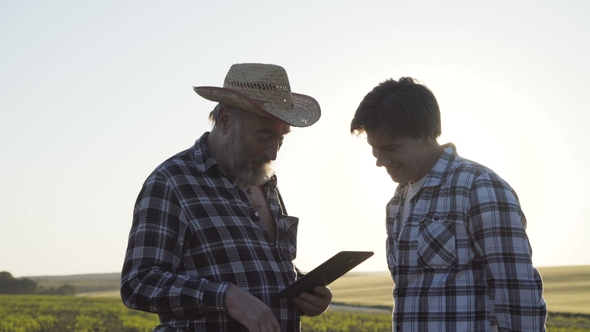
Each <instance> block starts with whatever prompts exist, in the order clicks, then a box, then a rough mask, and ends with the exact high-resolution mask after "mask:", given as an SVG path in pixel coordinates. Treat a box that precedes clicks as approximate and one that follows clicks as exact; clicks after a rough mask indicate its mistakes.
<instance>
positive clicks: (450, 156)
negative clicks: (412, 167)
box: [424, 143, 457, 187]
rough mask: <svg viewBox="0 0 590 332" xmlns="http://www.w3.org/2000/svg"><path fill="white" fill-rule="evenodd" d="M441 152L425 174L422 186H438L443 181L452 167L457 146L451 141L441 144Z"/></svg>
mask: <svg viewBox="0 0 590 332" xmlns="http://www.w3.org/2000/svg"><path fill="white" fill-rule="evenodd" d="M442 147H443V148H444V151H443V153H442V154H441V155H440V157H439V158H438V160H437V161H436V164H434V167H432V169H431V170H430V172H428V174H427V175H426V177H427V178H426V182H425V183H424V187H434V186H439V185H441V184H442V183H443V181H444V178H445V177H446V176H447V174H448V173H449V172H450V171H451V170H452V168H453V167H454V166H453V164H454V161H455V159H456V158H457V148H456V147H455V145H454V144H453V143H447V144H443V145H442Z"/></svg>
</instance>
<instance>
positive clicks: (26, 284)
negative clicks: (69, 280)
mask: <svg viewBox="0 0 590 332" xmlns="http://www.w3.org/2000/svg"><path fill="white" fill-rule="evenodd" d="M0 294H41V295H76V286H73V285H68V284H64V285H61V286H59V287H57V288H55V287H43V286H39V284H38V283H37V282H35V281H33V280H31V279H29V278H14V277H13V276H12V274H10V273H9V272H6V271H2V272H0Z"/></svg>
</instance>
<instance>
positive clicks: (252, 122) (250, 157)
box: [223, 111, 291, 185]
mask: <svg viewBox="0 0 590 332" xmlns="http://www.w3.org/2000/svg"><path fill="white" fill-rule="evenodd" d="M241 114H242V115H241V118H240V119H239V120H238V121H235V120H234V121H232V126H231V129H230V132H229V134H228V138H227V140H225V142H224V144H223V150H224V153H225V158H226V160H227V163H228V167H229V172H230V173H231V174H232V175H233V176H235V177H236V178H237V179H238V180H240V181H242V182H244V183H245V184H246V185H261V184H263V183H265V182H266V181H268V180H269V179H270V178H271V177H272V176H273V174H274V171H273V170H272V161H273V160H275V159H276V158H277V154H278V152H279V149H280V148H281V145H282V144H283V139H284V137H285V135H287V134H288V133H289V132H290V130H291V127H290V126H289V125H287V124H285V123H282V122H280V121H276V120H272V119H269V118H265V117H263V116H259V115H257V114H254V113H250V112H245V111H242V112H241Z"/></svg>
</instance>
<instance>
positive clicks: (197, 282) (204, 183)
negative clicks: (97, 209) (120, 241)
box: [121, 64, 332, 331]
mask: <svg viewBox="0 0 590 332" xmlns="http://www.w3.org/2000/svg"><path fill="white" fill-rule="evenodd" d="M194 90H195V91H196V92H197V93H198V94H199V95H200V96H202V97H204V98H206V99H209V100H212V101H216V102H218V103H219V104H218V105H217V106H216V107H215V109H214V110H213V111H212V112H211V114H210V120H211V121H212V122H213V128H212V130H211V132H210V133H209V132H206V133H204V134H203V135H202V136H201V138H199V139H198V140H197V141H196V143H195V145H194V146H193V147H191V148H190V149H188V150H185V151H183V152H180V153H178V154H177V155H175V156H173V157H171V158H170V159H168V160H166V161H165V162H164V163H162V164H161V165H160V166H158V167H157V168H156V169H155V170H154V171H153V173H152V174H151V175H150V176H149V177H148V179H147V180H146V182H145V183H144V185H143V188H142V190H141V192H140V193H139V197H138V198H137V201H136V205H135V210H134V215H133V224H132V227H131V232H130V235H129V244H128V248H127V253H126V257H125V263H124V266H123V273H122V279H121V296H122V299H123V302H124V303H125V305H127V306H128V307H129V308H132V309H138V310H144V311H149V312H155V313H157V314H158V315H159V316H160V322H161V324H160V325H159V326H158V327H156V328H155V329H154V330H153V331H246V330H247V331H299V329H300V314H301V313H303V314H305V315H308V316H315V315H319V314H321V313H322V312H324V311H325V310H326V308H327V307H328V305H329V304H330V301H331V299H332V294H331V292H330V290H329V289H328V288H326V287H316V288H315V293H316V294H314V295H312V294H307V293H304V294H301V295H299V296H298V297H297V298H295V299H283V298H279V297H278V293H279V292H280V291H281V290H282V289H284V288H285V287H287V286H289V285H290V284H292V283H293V282H294V281H295V280H296V279H297V277H298V270H297V269H296V268H295V267H294V265H293V262H292V261H293V260H294V259H295V255H296V236H297V224H298V221H299V220H298V218H296V217H293V216H289V215H288V214H287V210H286V209H285V206H284V204H283V201H282V199H281V195H280V193H279V191H278V189H277V178H276V176H275V175H274V172H273V171H272V168H271V162H272V161H273V160H275V159H276V157H277V153H278V151H279V149H280V148H281V144H282V142H283V139H284V137H285V136H286V135H287V134H288V133H289V130H290V127H291V126H298V127H306V126H310V125H312V124H313V123H315V122H316V121H317V120H318V119H319V117H320V106H319V104H318V103H317V101H316V100H315V99H313V98H312V97H309V96H306V95H300V94H295V93H291V90H290V86H289V81H288V78H287V73H286V72H285V70H284V69H283V68H282V67H279V66H275V65H266V64H236V65H233V66H232V67H231V68H230V70H229V72H228V74H227V76H226V78H225V82H224V85H223V88H219V87H195V88H194Z"/></svg>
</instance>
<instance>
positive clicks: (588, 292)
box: [0, 266, 590, 332]
mask: <svg viewBox="0 0 590 332" xmlns="http://www.w3.org/2000/svg"><path fill="white" fill-rule="evenodd" d="M539 270H540V272H541V275H542V276H543V280H544V282H545V294H544V297H545V300H546V301H547V304H548V307H549V317H548V321H547V331H549V332H590V266H571V267H547V268H539ZM118 278H119V276H118V274H116V273H113V274H104V275H85V276H83V277H76V276H63V277H59V276H56V277H36V278H35V279H34V280H35V281H37V282H39V284H40V285H43V286H56V285H58V284H63V283H65V282H67V283H69V284H74V285H76V287H77V288H78V289H79V290H80V289H81V290H83V291H84V292H82V293H80V294H78V295H77V296H76V297H68V296H49V295H0V332H37V331H44V332H53V331H60V332H64V331H81V332H85V331H120V332H142V331H150V330H151V329H152V328H153V327H154V326H155V325H157V324H158V318H157V316H156V315H154V314H150V313H145V312H140V311H134V310H129V309H127V308H126V307H125V306H124V305H123V304H122V302H121V300H120V298H119V293H118V290H117V288H118ZM65 279H67V281H65ZM392 287H393V282H392V281H391V278H390V277H389V273H387V272H378V273H365V272H354V271H353V272H351V273H348V274H347V275H345V276H344V277H342V278H340V279H339V280H337V281H335V282H334V283H332V284H331V285H330V288H331V289H332V292H333V294H334V297H333V305H332V307H331V308H330V309H328V311H327V312H326V313H324V314H323V315H321V316H319V317H302V330H303V331H304V332H316V331H323V332H336V331H359V332H361V331H362V332H372V331H391V308H392V298H391V290H392ZM344 304H345V305H348V306H360V307H362V308H352V309H350V308H346V307H344V308H343V307H342V306H341V305H344ZM373 309H375V310H373Z"/></svg>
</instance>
